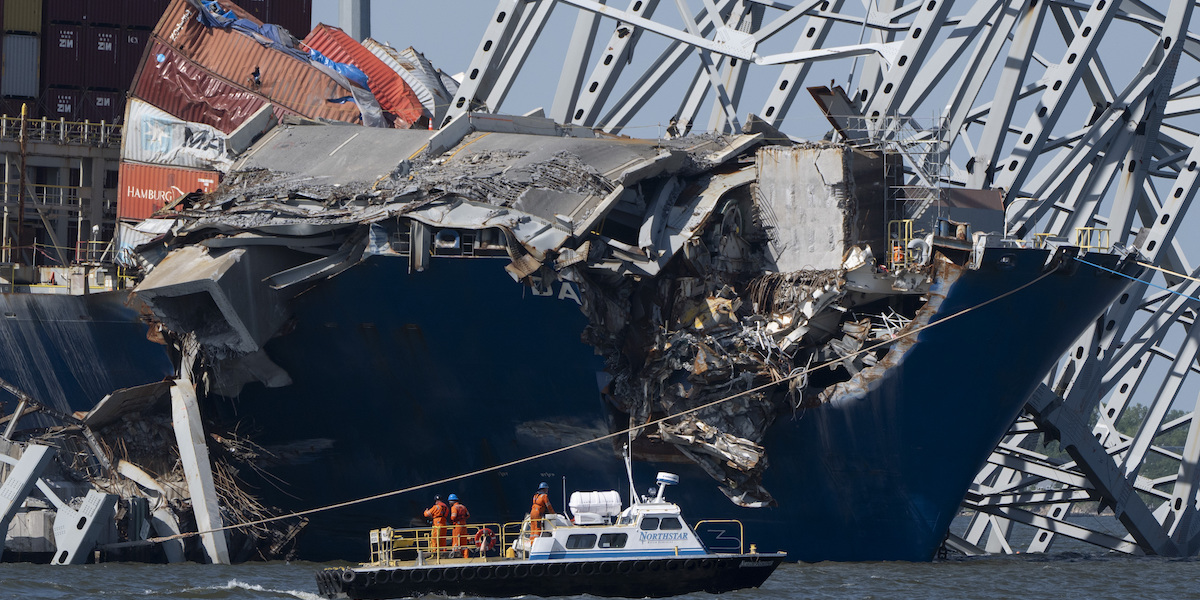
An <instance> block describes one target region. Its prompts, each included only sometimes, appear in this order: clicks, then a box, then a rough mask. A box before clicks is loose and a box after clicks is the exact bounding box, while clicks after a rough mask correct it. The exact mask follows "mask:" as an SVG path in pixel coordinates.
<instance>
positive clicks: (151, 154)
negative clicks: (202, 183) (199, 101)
mask: <svg viewBox="0 0 1200 600" xmlns="http://www.w3.org/2000/svg"><path fill="white" fill-rule="evenodd" d="M125 111H126V112H125V133H124V135H122V137H121V158H123V159H125V160H132V161H137V162H142V163H151V164H156V165H171V166H176V167H189V168H193V169H216V170H218V171H227V170H228V169H229V167H230V166H231V165H232V164H233V159H232V158H231V152H230V149H229V138H228V136H226V135H225V134H224V133H222V132H221V131H220V130H219V129H217V128H215V127H210V126H208V125H204V124H202V123H190V122H188V121H184V120H182V119H179V118H177V117H175V116H173V115H171V114H170V113H168V112H166V111H164V110H161V109H159V108H158V107H156V106H154V105H153V104H150V103H149V102H143V101H141V100H138V99H136V98H130V99H129V103H128V106H127V107H126V109H125Z"/></svg>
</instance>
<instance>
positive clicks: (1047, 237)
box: [1033, 233, 1067, 249]
mask: <svg viewBox="0 0 1200 600" xmlns="http://www.w3.org/2000/svg"><path fill="white" fill-rule="evenodd" d="M1065 243H1067V240H1066V239H1064V238H1063V237H1062V236H1059V235H1058V234H1054V233H1035V234H1033V247H1034V248H1038V249H1041V248H1054V247H1055V245H1056V244H1065Z"/></svg>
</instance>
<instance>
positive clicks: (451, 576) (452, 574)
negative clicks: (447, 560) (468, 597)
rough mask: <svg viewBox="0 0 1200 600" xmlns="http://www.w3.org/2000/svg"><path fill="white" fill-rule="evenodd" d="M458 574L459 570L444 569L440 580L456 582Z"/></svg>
mask: <svg viewBox="0 0 1200 600" xmlns="http://www.w3.org/2000/svg"><path fill="white" fill-rule="evenodd" d="M458 572H459V569H456V568H450V569H446V572H445V573H442V579H443V580H445V581H458Z"/></svg>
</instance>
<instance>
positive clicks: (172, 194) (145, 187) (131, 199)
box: [117, 162, 221, 221]
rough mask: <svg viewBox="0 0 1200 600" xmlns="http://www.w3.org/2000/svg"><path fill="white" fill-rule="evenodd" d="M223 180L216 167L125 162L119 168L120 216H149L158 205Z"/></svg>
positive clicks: (208, 187) (139, 217)
mask: <svg viewBox="0 0 1200 600" xmlns="http://www.w3.org/2000/svg"><path fill="white" fill-rule="evenodd" d="M220 182H221V174H220V173H218V172H216V171H200V170H196V169H182V168H179V167H163V166H159V165H146V164H141V163H131V162H122V163H121V166H120V169H119V171H118V183H117V185H118V186H119V188H118V190H117V218H118V219H135V220H138V221H141V220H144V219H148V218H150V216H151V215H153V214H154V213H155V211H157V210H158V209H160V208H162V207H163V206H165V205H167V204H168V203H170V202H173V201H175V200H176V199H178V198H180V197H181V196H185V195H187V194H190V193H192V192H195V191H202V192H211V191H213V190H215V189H217V185H219V184H220Z"/></svg>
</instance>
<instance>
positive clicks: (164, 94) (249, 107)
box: [133, 40, 267, 133]
mask: <svg viewBox="0 0 1200 600" xmlns="http://www.w3.org/2000/svg"><path fill="white" fill-rule="evenodd" d="M133 95H134V96H135V97H137V98H140V99H142V100H145V101H146V102H149V103H150V104H153V105H155V106H157V107H159V108H161V109H162V110H165V111H167V112H168V113H171V114H172V115H174V116H176V117H178V118H180V119H183V120H184V121H191V122H193V123H203V124H205V125H211V126H213V127H216V128H217V129H219V130H221V131H222V132H224V133H229V132H231V131H233V130H234V129H237V127H238V125H241V124H242V123H243V122H245V120H246V119H248V118H250V115H253V114H254V113H255V112H257V111H258V109H260V108H262V107H263V105H265V104H266V103H267V101H266V99H264V98H263V97H262V96H259V95H257V94H254V93H251V92H249V91H246V90H243V89H240V88H238V87H236V86H234V85H232V84H230V83H229V82H227V81H225V80H223V79H221V78H220V77H216V76H214V75H213V74H212V73H211V72H209V71H208V70H206V69H204V68H203V67H201V66H200V65H197V64H196V63H194V62H192V61H190V60H188V59H186V58H184V57H183V56H180V55H179V53H178V52H176V51H175V50H173V49H171V48H168V47H167V46H166V45H164V44H163V43H162V42H161V41H158V40H154V41H152V42H151V45H150V51H149V52H147V53H146V61H145V63H143V65H142V67H141V70H140V71H139V72H138V75H137V77H136V80H135V81H134V82H133Z"/></svg>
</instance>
